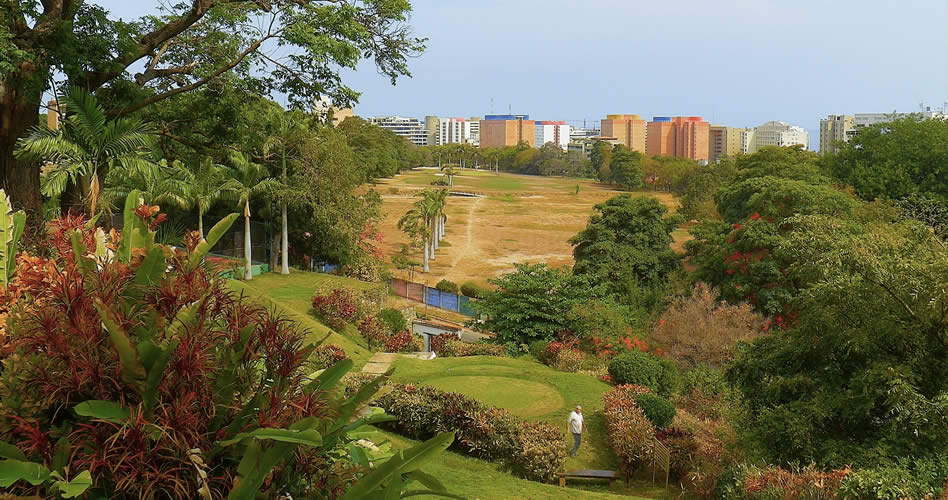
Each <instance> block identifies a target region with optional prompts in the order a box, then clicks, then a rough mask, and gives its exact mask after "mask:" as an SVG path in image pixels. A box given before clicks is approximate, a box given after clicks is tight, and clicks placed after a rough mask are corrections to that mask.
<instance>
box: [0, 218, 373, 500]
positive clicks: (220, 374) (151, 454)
mask: <svg viewBox="0 0 948 500" xmlns="http://www.w3.org/2000/svg"><path fill="white" fill-rule="evenodd" d="M138 215H139V216H140V217H141V218H142V221H143V223H144V225H143V227H145V228H153V227H154V226H155V225H156V224H158V223H160V222H161V216H160V214H157V213H156V211H155V210H153V208H152V207H148V208H147V210H146V209H145V208H142V209H141V210H139V211H138ZM86 222H87V221H86V220H84V219H83V218H81V217H77V216H70V217H66V218H63V219H58V220H56V221H53V222H52V223H50V227H49V231H48V234H49V241H48V242H47V244H48V247H49V248H51V249H52V251H53V252H52V253H53V257H52V258H51V259H49V260H44V259H39V258H33V257H29V256H22V257H21V258H20V261H19V268H18V274H17V276H16V282H15V283H16V289H17V290H18V291H19V292H24V293H22V294H21V295H20V296H19V301H18V303H17V304H16V306H15V307H14V309H15V310H14V311H13V314H11V315H10V316H9V317H8V318H7V322H6V325H5V327H4V328H5V333H6V335H7V336H8V338H9V342H10V351H11V352H10V354H9V356H8V357H7V358H6V359H4V360H3V370H2V372H0V441H5V442H8V443H11V444H13V445H14V446H16V447H17V448H18V449H19V450H20V452H22V453H23V454H25V455H26V457H27V459H28V460H30V461H33V462H39V463H42V464H44V465H45V466H46V467H53V463H54V462H57V461H59V460H61V457H65V460H66V461H67V463H66V465H68V470H69V471H71V472H70V475H74V474H77V473H79V472H80V471H85V470H88V471H90V472H91V474H92V481H93V484H94V487H95V488H97V489H100V490H101V491H103V492H105V493H107V496H109V497H113V498H142V497H144V498H152V497H161V498H196V497H199V495H198V491H199V488H200V486H201V484H200V483H201V479H200V478H201V475H200V474H199V473H198V471H200V470H206V471H207V472H208V474H207V487H208V488H209V490H210V494H211V496H212V497H214V498H222V497H224V496H226V494H227V492H228V491H230V490H231V488H232V487H233V486H234V483H235V481H234V479H235V478H236V477H237V476H238V465H239V464H240V463H241V458H242V455H243V452H244V449H245V447H244V446H242V445H238V446H229V447H224V448H221V447H220V443H221V441H223V440H227V439H230V438H233V437H234V436H235V435H236V434H238V433H240V432H245V431H253V430H254V429H258V428H287V427H289V426H290V425H291V424H293V423H295V422H299V421H301V420H303V419H310V418H312V419H315V420H314V421H315V422H324V423H325V425H331V424H332V423H333V422H334V420H335V418H336V413H337V412H336V411H335V410H334V409H333V407H334V406H335V405H336V404H337V400H336V399H335V398H336V396H334V395H332V394H330V393H325V392H322V391H310V390H307V389H305V387H306V384H307V383H308V379H307V378H306V377H307V376H308V375H309V373H311V372H310V371H308V370H307V369H306V367H305V363H304V362H305V360H306V359H307V357H308V356H309V354H310V348H308V347H304V337H305V333H306V332H304V331H303V330H302V329H300V328H299V327H298V326H297V325H296V323H294V322H292V321H290V320H289V319H287V318H285V317H282V316H280V315H278V314H276V313H274V312H272V311H269V310H267V309H266V308H264V307H262V306H260V305H258V304H256V303H253V302H251V301H249V300H247V299H246V298H245V297H242V296H237V295H235V294H234V292H232V291H231V290H230V289H229V288H228V286H227V284H226V283H225V282H224V281H223V280H221V279H220V278H219V277H218V276H217V275H216V273H213V272H209V271H208V269H207V268H206V267H205V265H204V264H201V263H198V264H197V265H196V266H195V265H192V263H191V262H189V261H190V260H191V259H189V256H190V254H191V253H192V252H193V251H194V249H195V244H196V242H197V239H196V238H194V237H189V238H187V241H188V242H189V244H188V245H187V247H186V248H181V249H174V248H171V247H162V246H155V247H153V249H152V250H151V251H149V252H146V251H145V250H144V249H136V248H133V249H132V251H131V252H130V253H131V257H130V259H129V260H127V261H126V262H123V261H122V260H120V259H118V258H106V257H96V258H95V260H91V259H90V258H88V257H86V256H85V255H75V254H74V253H73V240H72V235H73V234H74V233H75V232H76V231H78V234H79V238H78V241H79V244H80V245H85V246H86V248H93V249H94V248H96V240H97V238H96V235H95V234H94V232H93V230H92V229H90V228H87V224H86ZM99 238H100V239H99V241H100V242H101V241H102V240H101V234H100V237H99ZM105 238H106V240H105V245H106V247H109V248H111V249H113V250H115V249H116V245H117V244H119V243H120V241H121V238H122V236H121V235H119V234H118V233H117V232H114V231H113V232H112V233H111V235H109V236H106V237H105ZM155 249H157V253H155V252H156V250H155ZM81 253H82V254H87V253H91V252H87V251H82V252H81ZM158 254H161V255H162V256H163V258H164V259H165V262H164V265H158V266H155V265H150V266H146V265H145V264H146V263H147V261H148V258H149V257H154V256H155V255H158ZM146 255H147V256H148V257H146ZM199 261H200V259H198V262H199ZM19 292H18V293H19ZM106 323H109V324H108V325H106ZM107 328H109V330H111V332H110V331H109V330H107ZM115 332H120V333H115ZM116 339H120V340H116ZM121 339H124V340H121ZM148 346H151V347H148ZM149 349H151V351H149ZM157 351H160V352H162V353H163V354H158V353H157ZM119 352H124V353H128V352H132V353H135V355H134V357H133V358H129V357H125V358H120V355H119ZM148 352H151V353H153V354H155V355H154V356H152V355H148V356H149V361H145V359H146V357H145V355H142V353H148ZM338 355H339V353H338V352H336V351H333V352H332V355H331V357H333V358H336V357H338ZM161 356H167V358H166V359H167V368H166V369H164V370H156V371H155V372H154V373H156V374H157V375H158V376H157V378H155V379H154V380H152V379H151V378H149V379H147V380H146V379H145V377H143V376H140V377H136V376H130V374H133V373H135V371H134V370H132V369H130V368H129V366H133V367H134V366H137V367H139V368H141V367H142V366H145V367H146V368H143V369H142V370H143V371H144V370H152V368H148V367H153V366H155V365H154V364H153V363H159V362H160V361H159V360H158V359H159V358H160V357H161ZM149 373H151V372H149ZM152 383H153V384H154V386H153V387H154V390H148V389H147V387H149V385H148V384H152ZM149 395H150V396H149ZM90 400H101V401H104V402H111V403H114V404H117V405H119V406H121V407H122V408H124V409H125V411H127V414H128V416H127V417H126V418H122V419H117V418H116V419H95V418H86V417H81V416H79V415H77V414H76V413H75V412H74V411H73V408H74V407H75V406H76V405H77V404H78V403H82V402H86V401H90ZM249 402H252V404H248V403H249ZM66 442H68V443H70V446H69V447H68V448H65V447H64V446H63V443H66ZM262 446H265V447H267V449H269V447H270V446H272V444H270V443H265V444H263V445H262ZM192 450H198V451H197V452H196V453H197V454H198V457H199V458H200V461H201V462H202V463H201V464H200V465H199V464H198V463H197V462H196V461H195V460H194V458H193V457H194V455H193V452H192ZM212 450H219V451H218V452H216V453H214V454H213V455H212V454H210V452H211V451H212ZM329 451H331V450H328V451H327V450H322V449H319V448H303V447H300V448H299V449H297V451H296V452H295V453H294V454H293V455H291V456H290V458H288V459H287V460H283V461H281V462H280V463H279V465H278V466H277V467H276V468H274V469H272V471H271V473H270V474H269V476H268V478H267V482H266V484H264V485H263V488H264V490H265V494H266V495H267V496H272V497H276V496H278V495H290V494H291V495H292V496H293V497H298V498H304V497H310V496H312V495H317V496H319V495H327V494H328V495H330V496H332V495H334V494H338V493H340V492H342V491H344V490H345V488H346V487H347V485H348V484H351V483H352V482H353V481H355V480H356V479H357V478H358V476H357V474H358V472H359V470H360V468H359V467H356V466H354V465H353V464H352V463H351V462H346V461H344V460H343V461H340V459H338V458H330V457H329V455H328V452H329ZM57 456H60V458H57ZM202 467H203V468H204V469H202ZM57 468H61V466H57ZM196 469H197V470H196ZM301 477H306V478H308V479H307V480H305V481H300V480H299V478H301ZM320 488H332V489H334V490H335V492H336V493H332V492H329V493H327V492H324V491H321V490H320ZM6 492H7V493H12V494H19V495H40V496H44V497H50V496H54V495H53V494H52V493H51V492H50V491H48V490H46V489H45V488H44V487H43V486H42V485H40V486H35V487H34V486H29V485H27V484H26V483H23V482H22V481H21V482H18V483H15V484H14V485H13V486H12V487H11V488H9V489H8V490H7V491H6Z"/></svg>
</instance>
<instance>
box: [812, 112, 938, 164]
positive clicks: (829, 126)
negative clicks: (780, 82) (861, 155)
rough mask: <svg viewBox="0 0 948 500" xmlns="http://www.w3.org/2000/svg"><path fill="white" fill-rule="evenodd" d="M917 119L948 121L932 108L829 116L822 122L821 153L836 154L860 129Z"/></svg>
mask: <svg viewBox="0 0 948 500" xmlns="http://www.w3.org/2000/svg"><path fill="white" fill-rule="evenodd" d="M909 117H916V118H918V119H921V120H945V119H948V115H946V114H945V113H944V112H942V111H932V110H931V108H928V109H926V110H925V111H918V112H915V113H896V112H892V113H856V114H854V115H829V116H827V117H826V118H824V119H822V120H820V153H821V154H835V153H837V152H838V151H839V145H840V144H841V143H846V142H849V139H850V138H852V136H853V135H855V134H856V132H858V131H859V130H860V129H863V128H866V127H870V126H872V125H878V124H880V123H887V122H891V121H895V120H901V119H903V118H909Z"/></svg>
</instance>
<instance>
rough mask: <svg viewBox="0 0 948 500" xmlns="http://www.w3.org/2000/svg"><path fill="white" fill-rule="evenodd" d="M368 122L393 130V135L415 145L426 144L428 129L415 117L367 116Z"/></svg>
mask: <svg viewBox="0 0 948 500" xmlns="http://www.w3.org/2000/svg"><path fill="white" fill-rule="evenodd" d="M369 122H370V123H372V124H374V125H378V126H379V127H382V128H384V129H388V130H391V131H392V132H395V135H399V136H401V137H404V138H406V139H408V140H409V141H410V142H411V143H412V144H414V145H416V146H427V145H428V130H427V129H426V128H425V124H424V123H422V122H421V121H420V120H418V119H417V118H405V117H402V116H376V117H374V118H369Z"/></svg>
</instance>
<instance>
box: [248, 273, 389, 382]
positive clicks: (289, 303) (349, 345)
mask: <svg viewBox="0 0 948 500" xmlns="http://www.w3.org/2000/svg"><path fill="white" fill-rule="evenodd" d="M230 283H231V287H232V288H233V289H234V290H236V291H238V292H244V293H246V294H247V295H248V296H251V297H254V298H257V299H263V300H267V301H269V303H271V304H273V305H275V306H277V307H279V308H280V309H281V310H283V311H284V312H285V313H287V314H288V315H290V316H291V317H293V319H296V320H297V321H299V322H300V325H302V326H303V327H304V328H306V329H308V330H309V331H310V336H309V338H310V339H311V340H312V341H314V342H315V341H318V340H321V339H323V338H325V337H326V336H327V335H329V338H328V339H326V343H329V344H335V345H338V346H339V347H342V348H343V349H344V350H345V351H346V354H347V355H348V356H349V357H350V358H352V361H353V362H354V363H355V369H356V370H359V369H361V367H362V365H364V364H365V362H366V361H367V360H368V359H369V358H370V357H371V356H372V352H370V351H369V350H368V349H367V348H366V345H365V341H364V340H363V339H362V337H361V336H359V333H358V331H356V330H355V328H354V327H352V326H351V325H350V326H348V327H347V328H346V330H345V331H343V332H336V331H333V330H332V329H330V328H329V327H328V326H326V325H324V324H322V323H321V322H320V321H319V320H318V319H317V318H316V316H315V315H314V314H313V302H312V300H313V292H314V290H316V289H317V288H319V287H322V286H326V284H332V285H338V286H345V287H349V288H352V289H355V290H366V289H371V288H372V287H378V286H383V285H378V284H375V283H365V282H362V281H359V280H354V279H350V278H342V277H339V276H332V275H329V274H321V273H310V272H303V271H296V270H291V272H290V274H289V275H282V274H279V273H265V274H262V275H260V276H257V277H255V278H254V279H252V280H250V281H234V280H231V282H230Z"/></svg>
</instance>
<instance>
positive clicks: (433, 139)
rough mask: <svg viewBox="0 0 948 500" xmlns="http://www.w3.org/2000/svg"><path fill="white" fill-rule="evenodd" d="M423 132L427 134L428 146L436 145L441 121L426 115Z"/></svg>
mask: <svg viewBox="0 0 948 500" xmlns="http://www.w3.org/2000/svg"><path fill="white" fill-rule="evenodd" d="M425 131H427V132H428V145H429V146H435V145H437V144H438V134H440V133H441V119H440V118H438V117H437V116H431V115H428V116H426V117H425Z"/></svg>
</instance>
